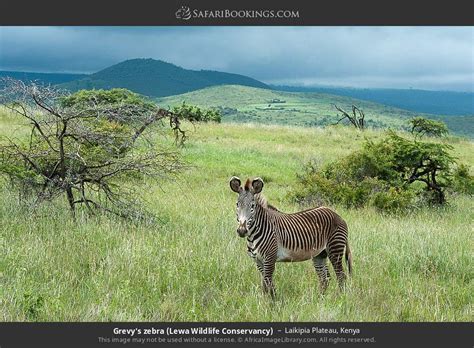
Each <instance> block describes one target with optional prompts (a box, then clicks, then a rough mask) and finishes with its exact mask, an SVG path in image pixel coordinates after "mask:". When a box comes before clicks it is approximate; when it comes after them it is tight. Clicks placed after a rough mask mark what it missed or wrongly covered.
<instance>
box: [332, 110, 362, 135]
mask: <svg viewBox="0 0 474 348" xmlns="http://www.w3.org/2000/svg"><path fill="white" fill-rule="evenodd" d="M332 105H333V106H334V107H335V108H336V110H337V111H339V112H341V113H342V117H341V118H340V119H339V120H338V121H337V122H336V123H334V125H336V124H339V122H341V121H342V120H344V119H347V120H348V121H349V122H350V123H351V124H352V125H353V126H354V127H356V128H357V129H360V130H364V129H365V121H364V118H365V114H364V112H363V111H362V110H361V109H359V108H358V107H357V106H355V105H352V115H350V114H349V113H347V112H346V111H344V110H343V109H341V108H340V107H338V106H337V105H336V104H332ZM338 116H339V115H338Z"/></svg>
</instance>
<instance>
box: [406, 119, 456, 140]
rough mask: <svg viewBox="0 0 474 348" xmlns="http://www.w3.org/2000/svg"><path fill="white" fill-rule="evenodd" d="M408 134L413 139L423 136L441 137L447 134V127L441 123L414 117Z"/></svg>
mask: <svg viewBox="0 0 474 348" xmlns="http://www.w3.org/2000/svg"><path fill="white" fill-rule="evenodd" d="M409 123H410V126H411V129H410V132H411V133H412V134H413V135H414V136H415V137H422V136H423V135H428V136H433V137H441V136H443V135H446V134H448V132H449V131H448V127H447V126H446V124H445V123H444V122H442V121H435V120H429V119H426V118H424V117H415V118H412V119H411V120H410V121H409Z"/></svg>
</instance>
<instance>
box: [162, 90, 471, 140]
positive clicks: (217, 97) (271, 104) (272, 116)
mask: <svg viewBox="0 0 474 348" xmlns="http://www.w3.org/2000/svg"><path fill="white" fill-rule="evenodd" d="M156 101H157V102H158V104H160V105H161V106H163V107H172V106H175V105H179V104H181V103H183V102H186V103H188V104H192V105H198V106H202V107H215V108H218V109H220V110H221V112H222V114H223V121H224V122H256V123H265V124H285V125H298V126H325V125H330V124H333V123H335V122H337V120H338V117H337V115H338V112H337V111H336V110H335V109H334V107H333V106H332V104H337V105H338V106H340V107H342V108H344V109H346V110H348V111H349V110H350V107H351V105H352V104H355V105H357V106H359V107H360V108H361V109H362V110H363V111H364V112H365V115H366V120H367V124H368V126H370V127H374V128H388V127H394V128H403V127H406V126H407V120H408V119H409V118H411V117H414V116H425V117H430V118H436V119H440V120H442V121H444V122H446V124H447V125H448V127H449V128H450V130H451V131H452V132H454V133H457V134H460V135H465V136H469V137H474V116H437V115H430V114H423V113H419V112H412V111H408V110H404V109H400V108H395V107H392V106H386V105H382V104H379V103H374V102H370V101H365V100H360V99H354V98H351V97H346V96H338V95H333V94H325V93H303V92H284V91H276V90H270V89H262V88H252V87H245V86H235V85H233V86H214V87H208V88H205V89H201V90H198V91H193V92H189V93H185V94H181V95H175V96H170V97H164V98H156Z"/></svg>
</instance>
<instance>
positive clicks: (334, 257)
mask: <svg viewBox="0 0 474 348" xmlns="http://www.w3.org/2000/svg"><path fill="white" fill-rule="evenodd" d="M344 243H345V241H344ZM344 245H345V244H342V247H341V245H340V243H334V244H330V245H329V246H328V254H329V260H330V261H331V264H332V267H333V268H334V272H335V273H336V278H337V282H338V284H339V288H340V289H341V290H343V289H344V284H345V281H346V273H344V268H343V266H342V260H344Z"/></svg>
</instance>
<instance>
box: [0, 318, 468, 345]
mask: <svg viewBox="0 0 474 348" xmlns="http://www.w3.org/2000/svg"><path fill="white" fill-rule="evenodd" d="M472 332H473V325H472V323H294V324H293V323H1V324H0V346H1V347H5V348H13V347H33V346H37V347H43V346H44V347H52V348H54V347H102V348H107V347H118V346H134V347H135V346H141V347H143V346H156V345H157V344H159V345H160V346H163V347H173V346H174V347H178V346H183V345H196V344H198V345H205V346H215V345H221V344H231V345H245V346H248V345H257V344H258V345H259V346H261V345H263V346H272V347H275V346H280V345H283V344H294V345H296V344H298V345H301V346H312V347H314V346H317V347H334V345H335V344H337V345H338V346H342V347H355V346H361V345H363V346H368V347H374V348H375V347H447V346H449V347H472V346H473V343H474V340H473V335H472Z"/></svg>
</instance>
